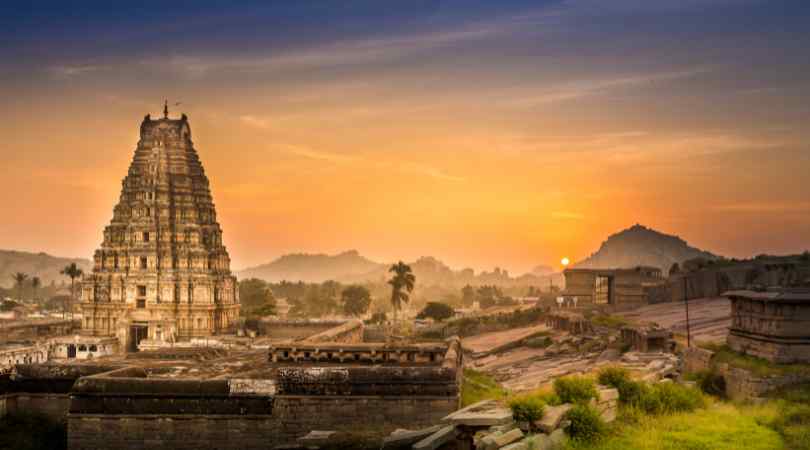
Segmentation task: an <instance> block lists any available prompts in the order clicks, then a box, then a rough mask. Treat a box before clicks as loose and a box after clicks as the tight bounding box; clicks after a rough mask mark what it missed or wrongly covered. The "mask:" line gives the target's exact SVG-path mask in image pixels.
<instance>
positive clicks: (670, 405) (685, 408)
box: [653, 383, 706, 414]
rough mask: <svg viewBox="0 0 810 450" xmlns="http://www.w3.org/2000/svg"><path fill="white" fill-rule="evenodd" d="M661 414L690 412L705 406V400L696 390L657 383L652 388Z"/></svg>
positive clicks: (679, 385) (678, 385)
mask: <svg viewBox="0 0 810 450" xmlns="http://www.w3.org/2000/svg"><path fill="white" fill-rule="evenodd" d="M653 393H654V395H655V396H656V397H658V403H659V405H660V408H661V409H660V411H661V412H663V413H668V414H671V413H676V412H691V411H694V410H696V409H697V408H701V407H703V406H705V404H706V400H705V399H704V398H703V394H701V392H700V391H698V390H697V389H693V388H689V387H686V386H684V385H681V384H675V383H658V384H656V385H655V386H654V387H653Z"/></svg>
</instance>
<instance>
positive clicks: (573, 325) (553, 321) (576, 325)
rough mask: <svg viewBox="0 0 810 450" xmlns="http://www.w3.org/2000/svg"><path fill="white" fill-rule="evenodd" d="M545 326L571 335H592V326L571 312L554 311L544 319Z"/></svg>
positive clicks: (583, 318) (577, 314)
mask: <svg viewBox="0 0 810 450" xmlns="http://www.w3.org/2000/svg"><path fill="white" fill-rule="evenodd" d="M545 322H546V325H548V326H549V327H551V328H553V329H555V330H557V331H567V332H568V333H571V334H592V333H593V332H594V331H593V325H592V324H591V322H590V321H589V320H588V319H586V318H585V316H583V315H582V314H580V313H575V312H571V311H554V312H551V313H549V314H548V315H547V316H546V317H545Z"/></svg>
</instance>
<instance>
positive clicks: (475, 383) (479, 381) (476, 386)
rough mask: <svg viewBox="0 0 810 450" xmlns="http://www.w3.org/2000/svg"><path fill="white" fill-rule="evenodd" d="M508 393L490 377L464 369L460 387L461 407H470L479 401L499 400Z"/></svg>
mask: <svg viewBox="0 0 810 450" xmlns="http://www.w3.org/2000/svg"><path fill="white" fill-rule="evenodd" d="M507 394H508V392H507V390H506V389H504V388H503V387H501V385H500V384H499V383H498V382H497V381H495V379H494V378H492V377H491V376H489V375H487V374H485V373H483V372H479V371H477V370H473V369H464V382H463V384H462V385H461V406H462V407H464V406H468V405H472V404H473V403H477V402H480V401H481V400H489V399H494V400H501V399H504V398H506V396H507Z"/></svg>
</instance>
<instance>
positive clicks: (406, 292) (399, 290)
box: [388, 261, 416, 320]
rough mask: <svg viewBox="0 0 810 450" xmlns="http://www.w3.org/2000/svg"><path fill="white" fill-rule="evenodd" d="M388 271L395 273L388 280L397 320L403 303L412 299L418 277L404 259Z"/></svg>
mask: <svg viewBox="0 0 810 450" xmlns="http://www.w3.org/2000/svg"><path fill="white" fill-rule="evenodd" d="M388 271H389V272H391V273H393V274H394V276H393V277H392V278H391V279H390V280H388V284H390V285H391V306H392V307H393V308H394V320H396V316H397V312H399V310H400V309H402V304H403V303H408V300H410V293H411V292H413V286H414V284H415V283H416V277H415V276H414V275H413V271H411V267H410V266H409V265H407V264H405V263H404V262H402V261H400V262H398V263H396V264H394V265H393V266H391V268H390V269H388Z"/></svg>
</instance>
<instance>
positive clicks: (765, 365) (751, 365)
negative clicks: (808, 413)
mask: <svg viewBox="0 0 810 450" xmlns="http://www.w3.org/2000/svg"><path fill="white" fill-rule="evenodd" d="M700 346H701V347H703V348H705V349H707V350H711V351H713V352H714V358H713V361H714V362H713V364H718V363H726V364H728V365H729V367H737V368H740V369H745V370H748V371H750V372H752V373H754V374H756V375H758V376H763V377H764V376H771V375H785V374H788V373H797V372H806V373H810V364H776V363H772V362H770V361H768V360H766V359H763V358H757V357H756V356H750V355H743V354H741V353H737V352H735V351H734V350H732V349H731V348H729V347H728V345H725V344H716V343H701V344H700Z"/></svg>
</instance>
